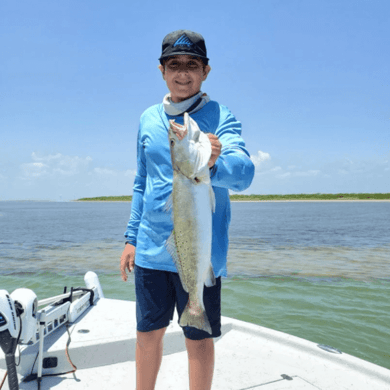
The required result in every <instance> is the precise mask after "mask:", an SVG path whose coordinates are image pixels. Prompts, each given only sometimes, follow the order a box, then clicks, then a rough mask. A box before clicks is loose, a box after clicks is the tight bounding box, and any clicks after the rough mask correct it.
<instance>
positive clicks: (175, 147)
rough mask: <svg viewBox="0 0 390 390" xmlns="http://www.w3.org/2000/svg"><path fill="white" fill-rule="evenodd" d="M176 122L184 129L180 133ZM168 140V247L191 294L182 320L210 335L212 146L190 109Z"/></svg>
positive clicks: (212, 203) (184, 284) (183, 324)
mask: <svg viewBox="0 0 390 390" xmlns="http://www.w3.org/2000/svg"><path fill="white" fill-rule="evenodd" d="M172 126H176V127H177V128H179V129H181V132H178V136H176V134H175V133H174V132H173V130H172ZM179 137H180V138H181V137H182V138H181V139H180V138H179ZM169 140H170V148H171V158H172V167H173V188H172V199H171V201H170V202H171V204H172V215H173V225H174V230H173V232H172V234H171V236H170V238H169V239H168V242H167V249H168V251H169V252H170V253H171V255H172V258H173V260H174V262H175V265H176V268H177V270H178V273H179V276H180V280H181V283H182V285H183V288H184V290H185V291H187V292H188V294H189V298H188V303H187V306H186V308H185V309H184V311H183V313H182V315H181V317H180V322H179V323H180V325H181V326H193V327H196V328H198V329H203V330H205V331H207V332H209V333H210V334H211V333H212V331H211V326H210V323H209V320H208V318H207V314H206V312H205V307H204V303H203V290H204V286H205V285H206V286H212V285H214V284H215V277H214V272H213V270H212V265H211V243H212V213H213V209H214V202H215V200H214V191H213V189H212V187H211V181H210V174H209V168H208V166H207V163H208V161H209V159H210V156H211V144H210V141H209V139H208V137H207V136H206V135H205V134H204V133H201V132H200V130H199V128H198V126H197V124H196V122H195V121H194V120H192V119H191V118H189V116H188V114H187V113H186V114H185V116H184V126H182V127H181V128H180V125H178V124H171V128H170V130H169Z"/></svg>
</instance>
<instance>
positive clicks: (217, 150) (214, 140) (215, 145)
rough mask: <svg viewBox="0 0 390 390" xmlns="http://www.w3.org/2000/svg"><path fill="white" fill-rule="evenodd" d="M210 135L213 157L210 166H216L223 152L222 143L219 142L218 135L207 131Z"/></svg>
mask: <svg viewBox="0 0 390 390" xmlns="http://www.w3.org/2000/svg"><path fill="white" fill-rule="evenodd" d="M206 135H207V136H208V137H209V140H210V142H211V157H210V161H209V164H208V165H209V168H211V167H212V166H214V164H215V162H216V161H217V158H218V157H219V155H220V154H221V148H222V144H221V143H220V142H219V139H218V137H217V136H216V135H214V134H211V133H207V134H206Z"/></svg>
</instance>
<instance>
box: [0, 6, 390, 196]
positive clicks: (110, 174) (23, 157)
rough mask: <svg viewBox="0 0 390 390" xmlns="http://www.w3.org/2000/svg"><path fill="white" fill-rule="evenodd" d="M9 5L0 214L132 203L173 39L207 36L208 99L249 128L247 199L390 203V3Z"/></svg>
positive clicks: (4, 36)
mask: <svg viewBox="0 0 390 390" xmlns="http://www.w3.org/2000/svg"><path fill="white" fill-rule="evenodd" d="M167 4H168V3H167V2H162V1H125V0H111V1H101V0H94V1H75V0H68V1H52V0H50V1H49V0H47V1H43V0H36V1H34V2H32V1H27V0H18V1H15V2H11V1H10V2H2V3H1V5H0V43H1V48H2V49H1V52H2V55H1V61H0V96H1V97H0V99H1V103H0V200H13V199H45V200H46V199H47V200H71V199H77V198H80V197H91V196H104V195H123V194H131V193H132V185H133V180H134V173H135V170H136V155H135V152H136V147H135V143H136V136H137V131H138V121H139V117H140V115H141V113H142V112H143V111H144V110H145V109H146V108H148V107H149V106H151V105H153V104H156V103H159V102H160V101H161V100H162V98H163V96H164V95H165V93H166V92H167V88H166V85H165V83H164V81H163V79H162V77H161V74H160V73H159V71H158V69H157V65H158V60H157V58H158V57H159V56H160V52H161V42H162V39H163V38H164V36H165V35H166V34H167V33H169V32H171V31H173V30H177V29H182V28H183V29H189V30H193V31H197V32H200V33H201V34H202V35H203V36H204V37H205V39H206V45H207V50H208V56H209V58H210V65H211V67H212V70H211V73H210V74H209V77H208V79H207V81H206V82H205V83H204V84H203V87H202V90H203V91H204V92H207V93H208V94H209V95H210V97H211V98H212V99H213V100H217V101H218V102H220V103H221V104H224V105H226V106H227V107H229V109H230V110H231V111H232V112H233V113H234V114H235V116H236V117H237V118H238V119H239V120H240V121H241V122H242V124H243V137H244V139H245V141H246V144H247V148H248V150H249V152H250V153H251V155H252V159H253V161H254V162H255V164H256V176H255V178H254V181H253V184H252V186H251V187H250V188H249V189H248V190H247V191H245V193H247V194H251V193H254V194H289V193H316V192H322V193H337V192H390V88H389V76H390V70H389V69H390V67H389V64H390V54H389V53H390V50H389V37H390V21H389V18H390V2H389V1H387V0H383V1H378V0H377V1H375V0H370V1H369V0H367V1H361V0H360V1H359V0H353V1H352V0H351V1H350V0H344V1H333V0H328V1H316V0H289V1H288V0H284V1H277V0H273V1H271V0H267V1H261V0H257V1H240V2H237V1H230V0H228V1H223V2H222V1H214V0H209V1H207V2H206V3H201V2H198V3H196V2H195V3H194V2H188V3H187V2H182V3H179V2H176V3H175V2H174V3H172V5H170V6H168V5H167Z"/></svg>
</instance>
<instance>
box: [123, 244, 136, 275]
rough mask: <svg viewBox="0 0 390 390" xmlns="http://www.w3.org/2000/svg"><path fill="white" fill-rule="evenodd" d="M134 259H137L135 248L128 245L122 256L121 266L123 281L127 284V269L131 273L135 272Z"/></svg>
mask: <svg viewBox="0 0 390 390" xmlns="http://www.w3.org/2000/svg"><path fill="white" fill-rule="evenodd" d="M134 259H135V246H134V245H131V244H126V246H125V249H124V251H123V253H122V256H121V265H120V270H121V274H122V280H123V281H125V282H126V281H127V274H126V269H127V270H128V271H129V272H131V271H133V269H134Z"/></svg>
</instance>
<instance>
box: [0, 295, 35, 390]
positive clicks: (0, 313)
mask: <svg viewBox="0 0 390 390" xmlns="http://www.w3.org/2000/svg"><path fill="white" fill-rule="evenodd" d="M37 306H38V301H37V296H36V295H35V293H34V292H33V291H31V290H28V289H26V288H20V289H17V290H15V291H14V292H13V293H12V294H8V292H7V291H6V290H0V347H1V349H2V350H3V352H4V354H5V361H6V364H7V372H8V384H9V389H10V390H19V382H18V374H17V371H16V364H15V352H16V347H17V345H18V343H20V342H24V343H27V342H28V341H29V340H30V339H31V337H32V335H33V333H34V332H35V330H36V312H37ZM22 328H23V329H22Z"/></svg>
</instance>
